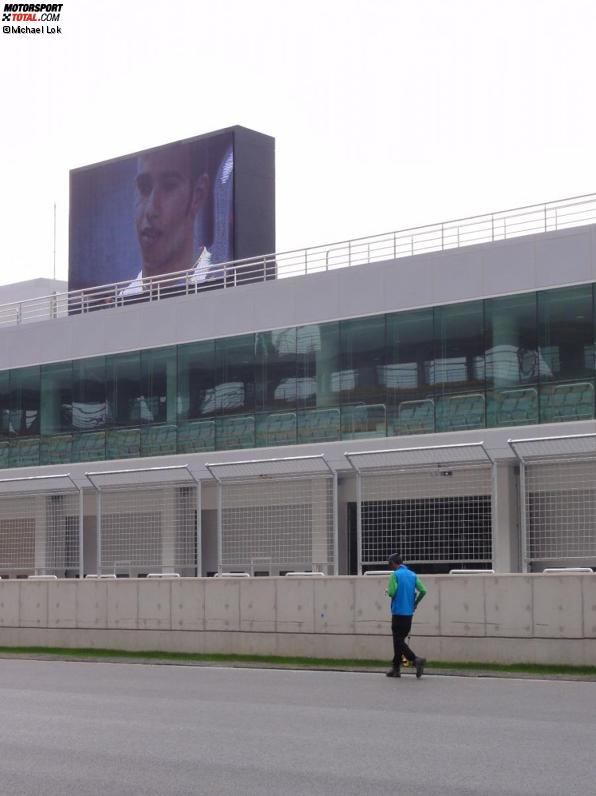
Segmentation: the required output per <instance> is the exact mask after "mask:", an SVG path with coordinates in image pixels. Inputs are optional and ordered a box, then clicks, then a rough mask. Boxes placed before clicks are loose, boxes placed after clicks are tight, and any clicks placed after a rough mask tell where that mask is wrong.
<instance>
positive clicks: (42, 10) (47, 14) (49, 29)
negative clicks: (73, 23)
mask: <svg viewBox="0 0 596 796" xmlns="http://www.w3.org/2000/svg"><path fill="white" fill-rule="evenodd" d="M63 7H64V3H4V8H3V10H2V33H17V34H26V35H27V34H40V33H50V34H56V33H62V28H61V27H60V25H57V24H55V23H57V22H60V15H61V14H62V8H63ZM48 22H50V23H54V24H50V25H48V24H47V23H48ZM7 23H11V24H7ZM15 23H18V24H15ZM22 23H24V24H22Z"/></svg>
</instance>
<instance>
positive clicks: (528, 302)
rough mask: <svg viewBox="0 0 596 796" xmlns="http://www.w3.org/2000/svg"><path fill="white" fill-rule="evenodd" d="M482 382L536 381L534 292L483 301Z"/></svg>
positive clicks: (526, 382) (495, 385)
mask: <svg viewBox="0 0 596 796" xmlns="http://www.w3.org/2000/svg"><path fill="white" fill-rule="evenodd" d="M486 381H487V384H489V385H491V384H492V385H494V387H496V388H503V387H508V386H510V385H516V384H528V383H536V382H537V381H538V332H537V317H536V294H535V293H529V294H527V295H523V296H507V297H505V298H498V299H490V300H489V301H487V302H486Z"/></svg>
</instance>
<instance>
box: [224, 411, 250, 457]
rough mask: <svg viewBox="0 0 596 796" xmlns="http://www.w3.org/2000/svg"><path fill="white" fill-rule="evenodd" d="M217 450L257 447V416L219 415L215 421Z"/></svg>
mask: <svg viewBox="0 0 596 796" xmlns="http://www.w3.org/2000/svg"><path fill="white" fill-rule="evenodd" d="M215 438H216V440H217V450H220V451H222V450H234V449H236V448H254V447H255V416H254V415H237V416H236V417H219V418H217V419H216V421H215Z"/></svg>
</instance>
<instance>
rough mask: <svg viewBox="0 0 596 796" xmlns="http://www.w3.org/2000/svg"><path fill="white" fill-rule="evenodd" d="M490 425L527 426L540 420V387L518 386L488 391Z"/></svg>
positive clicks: (488, 418) (488, 422) (487, 411)
mask: <svg viewBox="0 0 596 796" xmlns="http://www.w3.org/2000/svg"><path fill="white" fill-rule="evenodd" d="M486 419H487V425H489V426H527V425H529V424H532V423H537V422H538V388H537V387H517V388H511V389H508V390H494V391H490V392H488V393H487V406H486Z"/></svg>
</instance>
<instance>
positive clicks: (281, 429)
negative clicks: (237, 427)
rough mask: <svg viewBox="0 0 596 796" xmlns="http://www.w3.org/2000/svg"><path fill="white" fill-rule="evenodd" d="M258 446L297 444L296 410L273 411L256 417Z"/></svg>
mask: <svg viewBox="0 0 596 796" xmlns="http://www.w3.org/2000/svg"><path fill="white" fill-rule="evenodd" d="M256 444H257V447H258V448H261V447H274V446H275V445H295V444H296V412H271V413H269V414H260V415H257V417H256Z"/></svg>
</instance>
